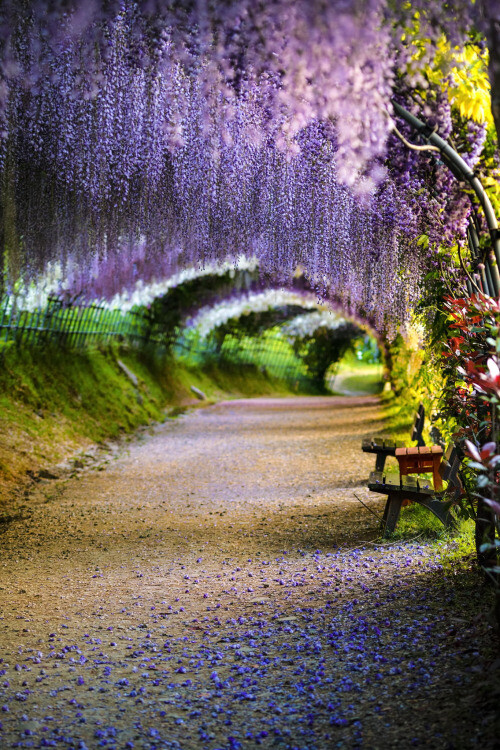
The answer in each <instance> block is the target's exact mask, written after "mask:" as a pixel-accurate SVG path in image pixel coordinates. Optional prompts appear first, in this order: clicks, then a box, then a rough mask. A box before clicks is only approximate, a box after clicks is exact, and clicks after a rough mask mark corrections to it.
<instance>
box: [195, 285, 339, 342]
mask: <svg viewBox="0 0 500 750" xmlns="http://www.w3.org/2000/svg"><path fill="white" fill-rule="evenodd" d="M291 305H293V306H296V307H303V308H304V309H307V308H308V309H322V310H323V311H325V310H326V307H325V306H324V305H320V304H319V303H318V300H317V297H316V296H315V295H313V294H310V293H303V294H299V293H297V292H288V291H285V290H282V289H268V290H267V291H265V292H258V293H256V294H245V295H242V296H240V297H234V298H231V299H228V300H224V301H222V302H220V303H219V304H216V305H213V306H211V307H204V308H202V309H201V310H199V312H198V313H197V315H196V316H195V317H194V318H192V319H191V320H190V321H189V327H190V328H196V329H197V332H198V334H199V336H200V337H201V338H206V337H207V336H208V335H209V334H210V333H211V331H213V329H214V328H218V327H220V326H223V325H225V324H226V323H227V322H228V321H229V320H232V319H233V318H240V317H241V316H242V315H249V314H250V313H259V312H266V311H267V310H272V309H274V308H279V307H287V306H291Z"/></svg>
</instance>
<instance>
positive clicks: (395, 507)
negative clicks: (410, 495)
mask: <svg viewBox="0 0 500 750" xmlns="http://www.w3.org/2000/svg"><path fill="white" fill-rule="evenodd" d="M401 500H402V498H401V497H400V496H399V493H398V495H389V496H388V498H387V502H386V504H385V509H384V515H383V518H382V536H386V535H387V534H391V533H392V532H393V531H394V529H395V528H396V524H397V522H398V518H399V513H400V511H401Z"/></svg>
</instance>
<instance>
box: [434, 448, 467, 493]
mask: <svg viewBox="0 0 500 750" xmlns="http://www.w3.org/2000/svg"><path fill="white" fill-rule="evenodd" d="M461 463H462V456H461V453H460V451H459V450H458V448H457V446H456V445H455V443H450V444H449V446H448V448H447V449H446V452H445V454H444V456H443V459H442V461H441V464H440V466H439V473H440V475H441V478H442V479H444V481H445V482H448V485H451V486H453V487H457V488H458V487H460V488H461V487H462V482H461V480H460V477H459V476H458V470H459V468H460V464H461Z"/></svg>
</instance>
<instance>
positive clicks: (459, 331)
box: [442, 294, 500, 602]
mask: <svg viewBox="0 0 500 750" xmlns="http://www.w3.org/2000/svg"><path fill="white" fill-rule="evenodd" d="M445 309H446V312H447V313H448V315H449V318H450V321H451V322H450V328H451V331H452V332H453V335H452V336H450V337H449V339H448V341H447V342H446V343H445V345H444V347H443V351H442V356H443V362H444V373H445V376H446V382H447V386H446V388H445V394H444V404H443V415H444V416H446V417H447V418H448V419H450V421H451V422H452V423H453V424H454V426H455V427H456V432H457V434H458V436H459V438H461V440H462V443H463V448H464V451H465V454H466V455H467V456H468V458H469V462H468V468H469V469H470V470H471V471H472V472H473V489H472V500H473V506H474V510H473V511H472V514H473V515H474V517H475V522H476V548H477V553H478V559H479V562H480V563H481V564H482V566H483V567H484V569H485V571H486V572H487V575H488V576H489V577H490V578H491V579H492V580H493V581H494V582H495V583H497V584H498V580H499V578H498V576H499V573H500V567H499V565H498V553H499V550H500V542H499V541H498V538H497V539H496V538H495V536H496V537H499V536H500V451H499V446H498V406H499V404H500V359H499V354H500V300H497V299H493V298H491V297H487V296H484V295H480V294H477V295H474V296H472V297H470V298H460V299H453V298H450V297H448V298H446V300H445ZM495 532H496V534H495ZM499 591H500V589H499ZM499 602H500V598H499Z"/></svg>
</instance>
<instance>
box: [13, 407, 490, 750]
mask: <svg viewBox="0 0 500 750" xmlns="http://www.w3.org/2000/svg"><path fill="white" fill-rule="evenodd" d="M378 420H379V406H378V401H377V399H376V398H374V397H357V398H343V397H329V398H328V397H325V398H322V397H316V398H280V399H252V400H240V401H230V402H224V403H220V404H218V405H215V406H210V407H206V408H202V409H197V410H195V411H192V412H190V413H187V414H185V415H183V416H181V417H179V418H177V419H175V420H167V421H166V422H165V423H164V424H161V425H158V426H156V427H154V428H153V429H152V430H150V431H149V433H144V434H142V435H141V436H138V437H137V438H135V439H133V440H132V441H131V442H130V443H128V444H126V445H124V446H122V447H121V448H120V449H118V450H115V452H114V454H113V455H112V456H109V457H108V458H107V459H106V460H105V461H103V462H102V464H101V465H99V466H97V467H94V468H93V469H92V470H88V471H85V472H83V473H81V474H79V475H77V476H73V477H67V476H63V477H62V478H61V479H59V480H58V481H56V482H54V481H52V482H49V481H48V482H41V483H40V485H39V489H38V491H37V493H36V494H33V495H32V496H30V497H27V498H26V499H25V500H23V501H22V502H20V503H19V504H18V506H17V507H16V508H11V509H10V510H9V509H7V510H6V511H5V513H6V515H5V517H4V523H3V524H1V534H0V543H1V547H2V552H1V559H0V567H1V584H0V604H1V619H0V646H1V654H0V656H1V658H2V661H1V662H0V693H1V695H0V720H1V724H2V729H1V730H0V747H2V748H11V747H22V748H24V747H35V748H38V747H58V748H80V750H85V748H89V750H91V749H93V748H97V747H106V748H116V750H121V749H122V748H132V747H133V748H147V749H148V750H152V749H153V748H176V749H177V748H181V749H182V750H191V749H192V748H193V749H195V748H196V749H198V748H200V749H201V748H206V749H207V750H216V748H225V749H226V748H227V749H229V750H234V749H235V748H249V749H250V748H254V747H262V748H284V749H285V748H300V749H301V750H313V749H317V750H323V749H324V748H330V747H345V748H354V747H366V748H384V749H385V748H396V747H398V748H406V747H414V746H417V747H419V746H425V747H432V748H435V749H439V748H465V747H475V746H476V742H477V741H478V737H481V738H482V739H481V741H482V743H483V744H482V746H483V747H487V734H488V731H489V730H488V727H486V726H485V725H484V724H481V722H480V720H479V718H477V720H476V721H474V720H472V721H471V711H470V710H469V706H468V702H469V701H470V700H471V699H470V698H469V690H470V685H471V683H472V682H473V681H474V679H475V675H476V671H477V663H478V652H477V649H479V648H480V639H481V632H480V629H479V630H478V628H477V623H476V621H475V619H474V618H475V606H476V605H477V604H478V602H474V601H473V599H472V598H471V597H473V596H476V597H479V596H480V595H481V594H480V593H479V594H478V593H473V592H470V591H466V592H465V594H464V596H465V597H466V598H467V605H466V606H465V605H463V603H462V602H461V600H460V594H458V595H457V598H456V596H455V591H456V589H457V587H456V586H454V588H452V587H451V585H449V586H447V585H446V581H445V579H444V577H443V572H442V570H441V565H440V563H439V561H438V559H437V557H436V552H435V551H433V550H432V549H431V548H430V547H429V546H426V545H425V544H419V543H418V540H417V541H416V542H415V541H414V542H408V543H406V544H402V543H400V544H398V545H388V546H387V545H379V544H376V543H373V540H374V539H375V538H376V536H377V519H376V518H375V517H374V516H373V515H372V514H370V512H368V511H367V510H366V509H365V508H364V507H363V506H362V505H361V504H360V503H359V502H358V500H357V499H356V497H355V495H354V493H356V494H357V495H358V496H359V497H360V498H361V499H362V500H364V501H365V502H366V503H367V504H369V505H370V507H371V508H372V509H373V510H374V511H376V512H379V513H380V512H381V510H382V507H383V501H382V500H380V499H374V498H373V497H370V495H369V493H368V492H367V491H366V490H365V489H364V482H365V481H366V478H367V476H368V473H369V471H370V470H371V468H372V464H373V463H374V462H373V457H370V456H367V455H364V454H363V453H362V452H361V450H360V444H361V440H362V438H363V437H365V436H366V435H368V434H370V433H373V432H374V431H376V430H378V429H380V428H381V424H380V422H379V421H378ZM458 588H459V587H458ZM476 589H477V587H476ZM474 591H475V590H474ZM471 605H472V606H471ZM464 611H465V612H466V614H465V615H464ZM457 612H458V613H459V617H458V615H457ZM457 617H458V622H454V620H453V618H455V620H457ZM450 618H451V620H450ZM467 618H468V619H467ZM475 623H476V624H475ZM450 626H451V630H450ZM457 631H458V635H457ZM461 633H464V634H465V635H466V637H464V638H462V637H461ZM465 709H466V710H465ZM474 716H475V715H474Z"/></svg>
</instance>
